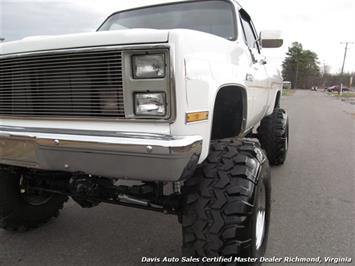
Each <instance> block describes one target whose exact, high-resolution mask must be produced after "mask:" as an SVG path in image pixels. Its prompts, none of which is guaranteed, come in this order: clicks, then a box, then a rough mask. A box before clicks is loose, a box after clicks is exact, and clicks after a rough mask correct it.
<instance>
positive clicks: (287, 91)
mask: <svg viewBox="0 0 355 266" xmlns="http://www.w3.org/2000/svg"><path fill="white" fill-rule="evenodd" d="M293 94H295V90H291V89H283V90H282V96H292V95H293Z"/></svg>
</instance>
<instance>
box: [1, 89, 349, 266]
mask: <svg viewBox="0 0 355 266" xmlns="http://www.w3.org/2000/svg"><path fill="white" fill-rule="evenodd" d="M282 104H283V106H284V107H285V108H286V109H287V110H288V113H289V117H290V144H289V155H288V158H287V162H286V163H285V165H283V166H281V167H273V168H272V186H273V194H272V217H271V230H270V238H269V245H268V251H267V256H268V257H272V256H277V257H285V256H288V257H296V256H298V257H317V256H321V257H322V258H323V257H325V256H327V257H328V256H329V257H336V258H338V257H352V258H353V260H354V259H355V252H354V250H355V247H354V243H355V241H354V233H355V232H354V230H355V229H354V228H355V208H354V186H355V182H354V180H355V130H354V129H355V127H354V120H355V108H354V107H355V106H354V105H351V104H348V103H344V102H341V101H340V100H337V99H335V98H333V97H330V96H326V95H325V94H324V93H322V92H311V91H297V92H296V93H295V94H294V95H293V96H288V97H283V103H282ZM180 246H181V229H180V226H179V224H178V222H177V219H176V217H173V216H166V215H163V214H159V213H153V212H147V211H141V210H135V209H129V208H125V207H117V206H111V205H105V204H102V205H100V206H99V207H96V208H95V209H81V208H80V207H79V206H77V205H76V204H75V203H73V202H69V203H68V204H67V205H66V208H65V209H64V211H63V212H62V213H61V215H60V217H59V218H58V219H55V220H52V221H51V222H50V223H48V224H47V225H45V226H43V227H41V228H38V229H36V230H34V231H30V232H26V233H9V232H6V231H3V230H0V265H1V266H8V265H9V266H12V265H14V266H15V265H16V266H17V265H23V266H32V265H35V266H37V265H38V266H45V265H48V266H57V265H58V266H63V265H65V266H71V265H73V266H74V265H75V266H81V265H85V266H86V265H95V266H96V265H108V266H110V265H117V266H120V265H122V266H130V265H141V259H142V257H164V256H169V257H172V256H176V257H179V256H180ZM353 263H354V264H355V262H353ZM354 264H350V265H354ZM148 265H149V264H148ZM278 265H283V264H278ZM300 265H302V264H300ZM307 265H310V264H307ZM348 265H349V264H348Z"/></svg>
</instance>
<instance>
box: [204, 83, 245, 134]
mask: <svg viewBox="0 0 355 266" xmlns="http://www.w3.org/2000/svg"><path fill="white" fill-rule="evenodd" d="M244 93H245V92H244V90H243V89H242V88H240V87H236V86H227V87H223V88H221V89H220V90H219V92H218V93H217V97H216V101H215V106H214V113H213V124H212V136H211V138H212V139H213V140H214V139H224V138H231V137H234V136H237V135H239V134H240V132H241V130H242V127H243V121H244V119H243V118H244V114H245V111H244V110H245V109H244V107H245V106H244V105H243V103H244V102H243V96H244Z"/></svg>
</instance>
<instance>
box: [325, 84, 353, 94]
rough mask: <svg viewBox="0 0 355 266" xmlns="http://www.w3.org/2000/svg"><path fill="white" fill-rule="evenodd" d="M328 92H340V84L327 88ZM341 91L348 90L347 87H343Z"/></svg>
mask: <svg viewBox="0 0 355 266" xmlns="http://www.w3.org/2000/svg"><path fill="white" fill-rule="evenodd" d="M327 91H328V92H340V86H338V85H335V86H331V87H328V88H327ZM342 91H350V90H349V88H347V87H343V89H342Z"/></svg>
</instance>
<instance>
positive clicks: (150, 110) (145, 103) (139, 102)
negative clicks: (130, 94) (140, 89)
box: [135, 93, 166, 116]
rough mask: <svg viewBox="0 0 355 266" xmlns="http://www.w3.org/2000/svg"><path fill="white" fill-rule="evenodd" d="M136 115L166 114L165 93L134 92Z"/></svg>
mask: <svg viewBox="0 0 355 266" xmlns="http://www.w3.org/2000/svg"><path fill="white" fill-rule="evenodd" d="M135 111H136V115H152V116H164V115H165V114H166V100H165V93H136V94H135Z"/></svg>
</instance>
